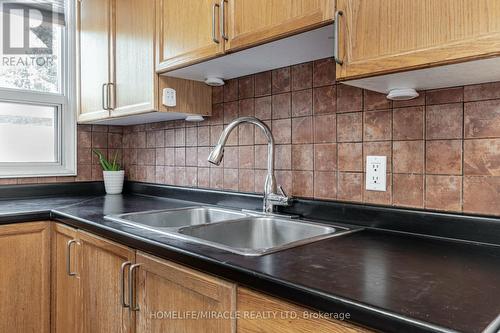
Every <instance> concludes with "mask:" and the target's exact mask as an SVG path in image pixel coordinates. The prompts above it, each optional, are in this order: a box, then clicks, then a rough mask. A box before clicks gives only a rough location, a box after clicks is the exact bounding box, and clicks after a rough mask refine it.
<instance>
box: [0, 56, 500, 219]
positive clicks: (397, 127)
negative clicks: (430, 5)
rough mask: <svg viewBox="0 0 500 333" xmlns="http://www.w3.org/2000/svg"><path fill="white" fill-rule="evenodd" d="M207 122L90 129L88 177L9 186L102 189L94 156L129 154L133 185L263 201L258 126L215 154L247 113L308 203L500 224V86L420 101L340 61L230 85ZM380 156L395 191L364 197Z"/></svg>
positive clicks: (85, 148)
mask: <svg viewBox="0 0 500 333" xmlns="http://www.w3.org/2000/svg"><path fill="white" fill-rule="evenodd" d="M212 101H213V109H212V111H213V115H212V117H210V118H208V119H207V120H205V121H203V122H200V123H196V124H193V123H185V122H183V121H174V122H163V123H154V124H146V125H134V126H127V127H123V128H122V127H116V126H99V125H92V126H90V125H79V126H78V176H76V177H47V178H23V179H0V184H17V183H49V182H61V181H85V180H99V179H101V178H102V172H101V169H100V167H99V165H98V161H97V159H96V158H95V157H94V156H93V154H92V152H91V149H92V148H99V149H101V150H102V152H103V153H104V154H106V155H108V156H109V155H110V154H113V153H114V152H115V151H117V152H118V153H119V158H120V159H123V164H124V166H125V170H126V174H127V177H128V179H130V180H135V181H147V182H156V183H162V184H175V185H180V186H191V187H200V188H212V189H226V190H233V191H241V192H258V193H261V192H262V189H263V187H264V179H265V175H266V170H265V169H266V167H267V160H266V158H267V145H266V140H265V138H264V136H263V135H262V133H261V132H260V131H259V130H258V129H255V128H253V126H252V125H245V126H240V127H239V128H238V129H237V130H236V131H235V132H234V133H233V134H232V135H231V136H230V138H229V140H228V146H227V147H226V149H225V157H224V160H223V162H222V164H221V166H219V167H217V166H213V165H210V164H209V163H208V162H207V160H206V159H207V157H208V154H209V152H210V146H211V145H213V144H215V142H216V141H217V140H218V138H219V135H220V134H221V132H222V130H223V128H224V126H227V124H228V123H229V122H230V121H232V120H233V119H235V118H236V117H238V116H249V115H255V116H256V117H257V118H260V119H262V120H264V121H265V122H266V124H267V125H268V126H269V127H270V128H271V130H272V132H273V135H274V137H275V142H276V150H275V151H276V158H275V168H276V178H277V181H278V183H279V184H281V185H283V187H284V188H285V190H286V191H287V192H288V193H289V194H290V195H293V196H296V197H306V198H317V199H326V200H341V201H350V202H359V203H371V204H380V205H389V206H391V205H392V206H402V207H414V208H425V209H431V210H441V211H450V212H465V213H474V214H485V215H499V216H500V204H499V202H500V82H494V83H485V84H478V85H471V86H466V87H454V88H446V89H438V90H432V91H422V92H420V96H419V97H418V98H416V99H414V100H410V101H395V102H392V101H389V100H387V99H386V98H385V96H384V95H383V94H379V93H375V92H371V91H365V90H362V89H359V88H355V87H350V86H346V85H342V84H338V83H336V82H335V64H334V62H333V61H332V59H322V60H317V61H314V62H310V63H304V64H299V65H294V66H291V67H286V68H280V69H276V70H272V71H267V72H263V73H258V74H254V75H249V76H245V77H242V78H237V79H232V80H228V81H226V85H225V86H224V87H215V88H213V90H212ZM368 155H382V156H387V161H388V165H387V172H388V174H387V191H386V192H375V191H366V190H365V189H364V178H365V177H364V169H365V162H364V161H365V160H366V156H368Z"/></svg>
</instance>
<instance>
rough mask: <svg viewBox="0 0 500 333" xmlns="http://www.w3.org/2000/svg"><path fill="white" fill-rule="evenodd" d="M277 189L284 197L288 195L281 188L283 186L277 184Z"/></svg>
mask: <svg viewBox="0 0 500 333" xmlns="http://www.w3.org/2000/svg"><path fill="white" fill-rule="evenodd" d="M278 190H280V194H281V195H282V196H284V197H288V195H287V194H286V192H285V190H284V189H283V186H281V185H279V186H278Z"/></svg>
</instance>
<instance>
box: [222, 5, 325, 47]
mask: <svg viewBox="0 0 500 333" xmlns="http://www.w3.org/2000/svg"><path fill="white" fill-rule="evenodd" d="M227 1H228V3H227V9H226V10H227V11H226V12H225V17H226V20H225V21H226V22H225V24H226V27H227V28H226V30H227V32H228V33H227V34H228V35H229V36H228V37H229V40H228V41H227V42H226V50H231V51H233V50H237V49H241V48H245V47H249V46H254V45H257V44H261V43H264V42H268V41H271V40H274V39H279V38H281V37H284V36H287V35H291V34H293V33H297V32H301V31H305V30H308V29H311V28H314V27H317V26H321V25H324V24H325V23H329V22H330V21H331V19H332V18H333V14H334V7H335V6H334V5H335V3H334V0H227Z"/></svg>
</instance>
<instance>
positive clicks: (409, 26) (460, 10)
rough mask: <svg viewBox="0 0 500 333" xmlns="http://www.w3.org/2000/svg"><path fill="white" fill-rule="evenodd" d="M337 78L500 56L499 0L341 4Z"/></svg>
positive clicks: (355, 0) (341, 0)
mask: <svg viewBox="0 0 500 333" xmlns="http://www.w3.org/2000/svg"><path fill="white" fill-rule="evenodd" d="M337 9H338V10H342V11H343V12H344V13H343V15H342V16H341V17H340V20H339V21H340V22H338V23H339V36H340V38H339V41H338V43H339V44H338V45H339V53H340V58H341V59H342V60H343V61H344V64H343V65H337V78H339V79H349V78H359V77H364V76H371V75H374V74H385V73H391V72H397V71H402V70H408V69H416V68H424V67H429V66H435V65H440V64H448V63H454V62H459V61H463V60H471V59H478V58H484V57H489V56H492V55H498V54H500V51H499V50H500V1H498V0H425V1H423V0H422V1H415V0H337Z"/></svg>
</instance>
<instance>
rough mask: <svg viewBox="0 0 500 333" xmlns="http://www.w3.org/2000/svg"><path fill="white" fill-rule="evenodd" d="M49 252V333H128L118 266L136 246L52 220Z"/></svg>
mask: <svg viewBox="0 0 500 333" xmlns="http://www.w3.org/2000/svg"><path fill="white" fill-rule="evenodd" d="M70 241H72V243H71V244H68V242H70ZM52 251H53V252H52V258H53V259H52V262H53V266H52V290H53V295H52V303H53V304H52V322H53V324H52V332H61V333H66V332H84V333H87V332H89V333H98V332H133V328H134V315H133V313H131V311H129V309H128V308H125V307H123V306H122V293H121V287H122V284H121V282H122V274H121V265H122V264H123V263H124V262H127V261H129V262H130V263H133V262H134V259H135V251H134V250H132V249H130V248H128V247H126V246H123V245H120V244H117V243H114V242H112V241H109V240H106V239H104V238H100V237H97V236H94V235H92V234H89V233H86V232H83V231H79V230H78V231H77V230H76V229H73V228H69V227H66V226H64V225H62V224H55V225H54V233H53V244H52ZM68 257H69V261H68ZM127 281H128V280H125V282H127Z"/></svg>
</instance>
